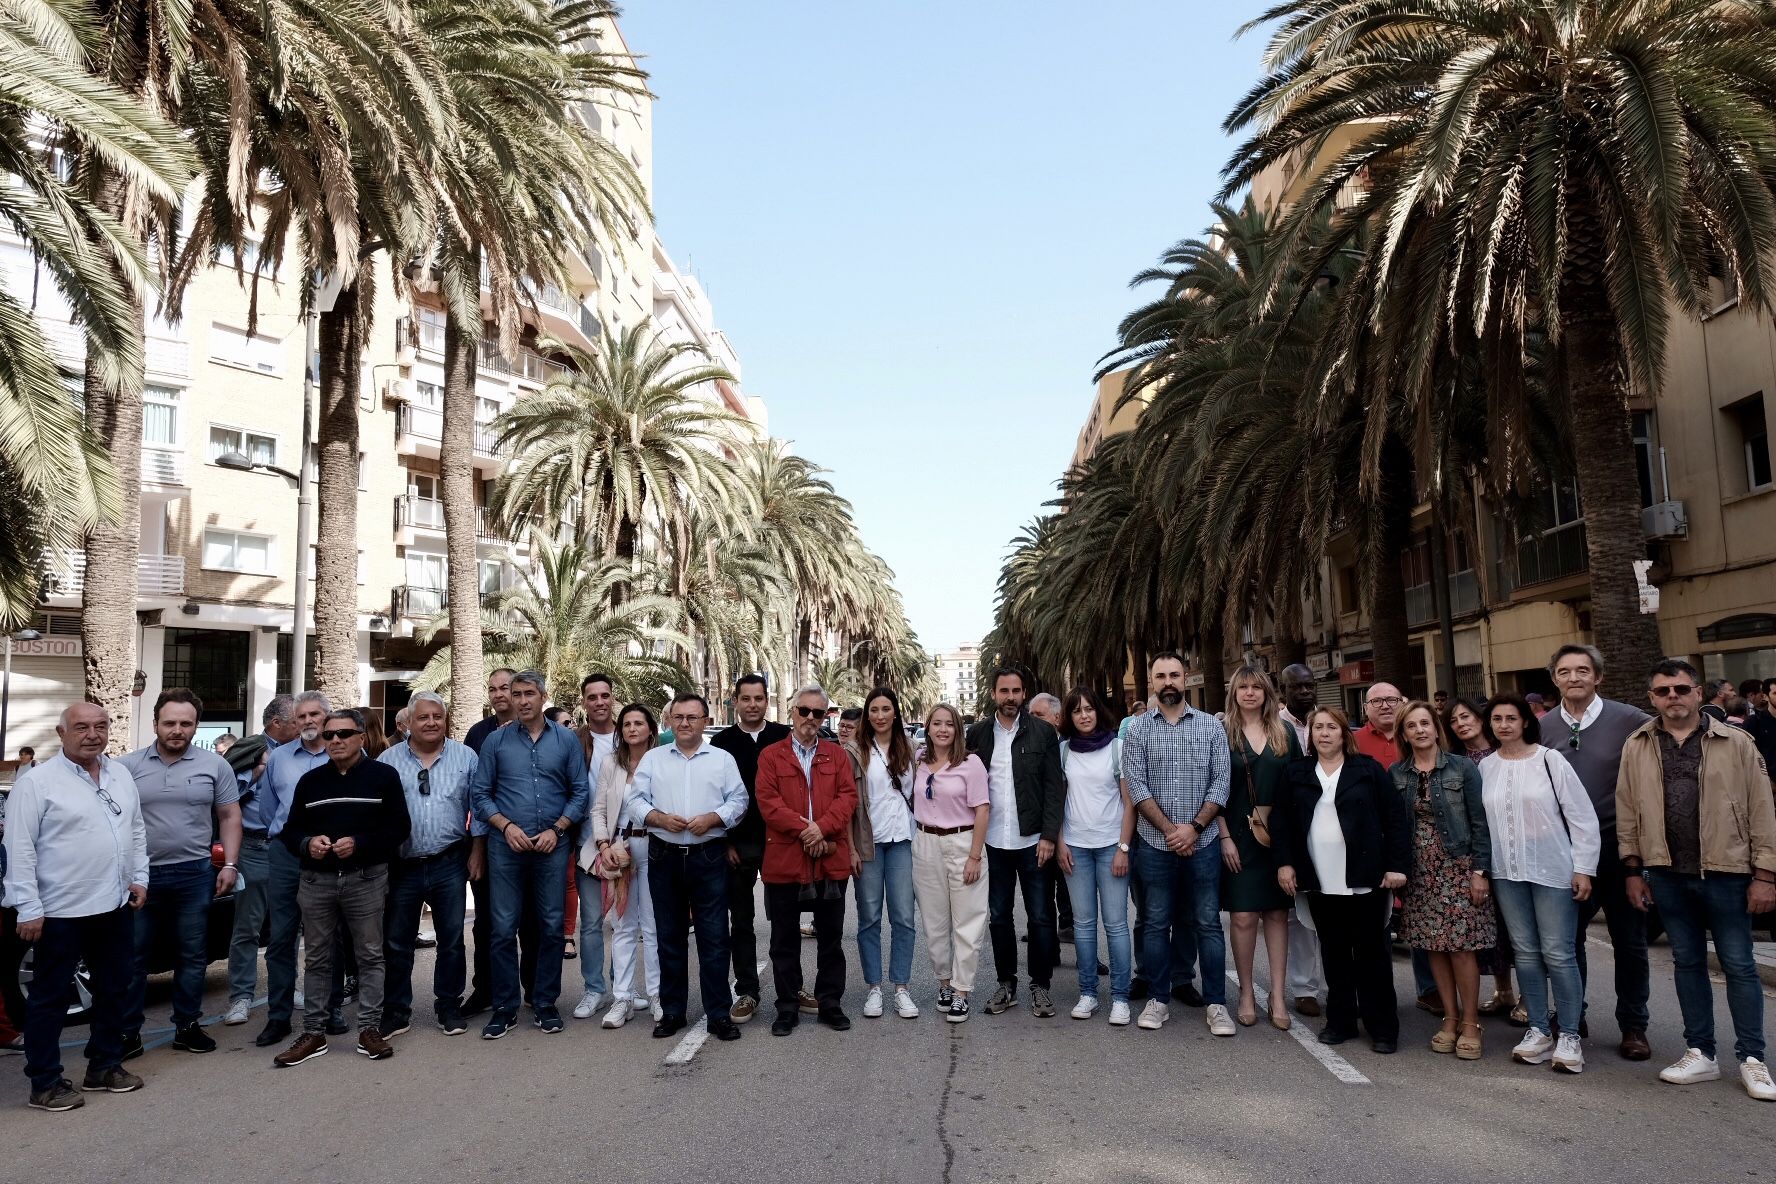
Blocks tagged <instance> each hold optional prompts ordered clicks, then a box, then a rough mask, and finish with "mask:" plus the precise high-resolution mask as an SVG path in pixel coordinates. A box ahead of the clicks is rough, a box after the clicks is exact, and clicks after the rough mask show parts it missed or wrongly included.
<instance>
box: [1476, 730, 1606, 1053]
mask: <svg viewBox="0 0 1776 1184" xmlns="http://www.w3.org/2000/svg"><path fill="white" fill-rule="evenodd" d="M1541 722H1542V721H1541V720H1540V719H1538V718H1537V717H1536V714H1535V710H1534V709H1533V708H1532V707H1530V705H1529V704H1528V702H1526V701H1525V700H1524V699H1522V698H1520V697H1519V696H1517V695H1498V696H1495V697H1494V698H1493V700H1492V702H1491V703H1489V704H1488V705H1487V708H1486V738H1487V739H1488V740H1489V741H1491V743H1492V745H1493V748H1494V749H1495V750H1496V751H1494V752H1493V754H1492V755H1491V756H1489V757H1487V758H1486V759H1485V760H1483V761H1481V762H1480V777H1481V781H1482V783H1483V793H1484V798H1485V802H1486V825H1487V829H1488V830H1489V831H1490V832H1491V834H1492V883H1493V891H1494V892H1496V893H1497V894H1498V898H1499V904H1500V906H1501V907H1503V909H1504V912H1505V921H1506V923H1507V927H1508V928H1509V930H1510V934H1511V948H1512V951H1513V952H1514V953H1515V954H1516V957H1517V985H1518V989H1519V990H1521V991H1522V992H1523V1005H1524V1008H1525V1009H1526V1011H1527V1012H1528V1014H1529V1028H1528V1029H1527V1030H1526V1031H1525V1032H1524V1034H1523V1039H1522V1040H1520V1041H1518V1042H1517V1047H1516V1048H1514V1049H1512V1050H1511V1059H1512V1060H1514V1061H1517V1062H1519V1063H1521V1064H1525V1065H1540V1064H1544V1063H1546V1062H1547V1061H1548V1060H1550V1059H1552V1060H1553V1062H1554V1068H1555V1069H1557V1070H1560V1071H1562V1072H1566V1073H1581V1072H1583V1071H1584V1068H1585V1053H1584V1046H1583V1043H1582V1040H1581V1038H1580V1036H1579V1021H1580V1018H1581V1017H1582V1015H1583V1012H1584V1004H1585V989H1584V986H1583V985H1582V983H1581V981H1580V979H1579V964H1578V956H1577V954H1576V952H1575V950H1574V945H1575V943H1576V938H1577V934H1578V904H1579V902H1582V901H1584V900H1585V899H1586V898H1587V897H1589V896H1590V895H1591V877H1592V876H1593V875H1594V874H1596V871H1597V858H1598V846H1599V843H1600V841H1601V839H1600V831H1599V828H1598V823H1597V811H1596V809H1595V808H1594V807H1593V806H1592V805H1591V796H1590V795H1589V794H1588V793H1586V792H1585V786H1584V783H1583V782H1581V781H1580V780H1579V778H1578V774H1576V773H1574V772H1573V770H1572V766H1571V765H1569V764H1567V763H1566V758H1564V757H1562V756H1561V755H1560V754H1559V753H1558V752H1555V751H1553V750H1552V749H1548V748H1544V747H1542V746H1541V744H1540V740H1541V736H1542V727H1541ZM1550 983H1552V985H1553V988H1554V1008H1553V1010H1552V1011H1550V1010H1549V1007H1548V986H1549V984H1550ZM1556 1019H1558V1021H1559V1031H1560V1036H1559V1040H1558V1042H1556V1039H1555V1037H1554V1034H1553V1033H1554V1028H1555V1020H1556Z"/></svg>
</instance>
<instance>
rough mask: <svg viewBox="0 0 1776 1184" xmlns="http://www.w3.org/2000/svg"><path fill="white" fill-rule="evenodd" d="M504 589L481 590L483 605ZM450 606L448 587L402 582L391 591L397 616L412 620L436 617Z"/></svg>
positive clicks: (392, 607)
mask: <svg viewBox="0 0 1776 1184" xmlns="http://www.w3.org/2000/svg"><path fill="white" fill-rule="evenodd" d="M501 591H504V589H487V588H483V589H482V590H481V597H480V599H481V607H482V608H486V607H487V602H488V601H490V600H492V599H493V598H494V596H496V595H498V594H499V592H501ZM449 607H450V591H449V589H446V588H422V587H419V586H417V585H414V584H402V585H401V586H400V587H398V588H395V589H394V590H393V591H391V592H390V593H389V608H390V609H391V610H392V611H393V613H394V615H395V616H396V617H397V618H404V619H407V620H411V621H423V620H425V619H426V618H428V617H435V616H437V615H438V614H439V613H441V612H443V611H444V610H445V609H447V608H449Z"/></svg>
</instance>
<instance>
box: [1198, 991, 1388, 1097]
mask: <svg viewBox="0 0 1776 1184" xmlns="http://www.w3.org/2000/svg"><path fill="white" fill-rule="evenodd" d="M1227 981H1228V982H1230V983H1232V984H1233V985H1234V987H1235V988H1236V989H1237V988H1238V987H1239V979H1238V978H1237V977H1236V976H1235V975H1234V973H1233V972H1232V971H1231V970H1230V971H1228V972H1227ZM1252 995H1253V996H1254V997H1255V998H1256V999H1257V1000H1258V1007H1259V1008H1260V1010H1263V1009H1266V1008H1268V1007H1269V1006H1270V992H1268V991H1266V990H1265V989H1264V988H1263V987H1261V986H1259V985H1258V984H1257V983H1253V984H1252ZM1289 1035H1291V1036H1293V1037H1295V1043H1297V1044H1299V1045H1300V1046H1301V1047H1302V1048H1304V1049H1306V1050H1307V1055H1308V1056H1310V1057H1312V1058H1313V1059H1314V1060H1316V1061H1318V1062H1319V1063H1320V1064H1321V1065H1324V1066H1325V1068H1326V1072H1328V1073H1330V1074H1332V1076H1334V1077H1336V1078H1337V1079H1338V1080H1340V1081H1342V1082H1344V1084H1346V1085H1374V1084H1375V1083H1374V1082H1373V1081H1370V1080H1369V1079H1368V1078H1367V1077H1365V1076H1363V1073H1362V1071H1361V1070H1359V1069H1358V1068H1357V1067H1356V1066H1355V1065H1353V1064H1351V1063H1350V1062H1349V1061H1347V1060H1345V1059H1344V1058H1343V1057H1341V1056H1339V1055H1338V1054H1337V1053H1335V1052H1333V1051H1332V1050H1331V1048H1329V1047H1328V1046H1326V1045H1324V1044H1321V1043H1320V1038H1319V1036H1318V1035H1317V1034H1316V1033H1314V1032H1312V1031H1310V1030H1309V1029H1308V1027H1307V1025H1306V1024H1303V1023H1300V1022H1299V1021H1297V1022H1295V1023H1292V1024H1290V1025H1289Z"/></svg>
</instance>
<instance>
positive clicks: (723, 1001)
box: [628, 692, 747, 1040]
mask: <svg viewBox="0 0 1776 1184" xmlns="http://www.w3.org/2000/svg"><path fill="white" fill-rule="evenodd" d="M666 722H667V723H669V724H671V725H672V734H673V737H674V739H673V742H672V744H671V746H669V747H666V748H656V749H654V750H653V751H652V752H649V753H648V754H647V755H646V756H644V757H642V758H641V763H640V764H638V765H637V766H636V767H635V778H634V780H632V781H631V782H630V783H629V797H628V809H629V817H631V818H640V819H642V821H643V825H645V826H646V827H647V828H648V836H649V842H648V891H649V893H650V894H651V895H652V897H653V902H654V925H655V927H656V930H657V934H658V937H659V942H660V1007H661V1011H662V1015H661V1017H660V1022H659V1023H658V1024H655V1025H654V1035H655V1036H656V1037H660V1038H662V1039H663V1038H665V1037H668V1036H671V1035H673V1034H674V1033H676V1032H677V1031H678V1030H679V1029H681V1028H683V1027H684V1026H685V1024H686V1023H687V1022H688V1019H687V1016H686V1014H685V1013H686V1011H687V1010H688V1008H689V999H690V935H689V933H688V932H687V928H688V924H689V918H690V916H691V914H693V913H695V915H696V923H697V970H698V976H699V981H700V984H701V986H702V992H703V1007H704V1010H705V1011H706V1012H707V1014H708V1020H709V1034H710V1035H711V1036H714V1037H715V1038H716V1039H717V1040H738V1039H739V1038H740V1029H739V1028H738V1027H736V1026H735V1024H734V1021H733V1018H732V1008H733V994H732V992H731V991H730V990H729V988H728V845H727V843H725V842H719V843H718V842H715V841H713V840H716V839H722V838H725V837H726V835H727V833H728V828H729V827H731V826H734V825H736V824H738V823H739V821H740V819H741V817H742V816H744V815H745V813H746V801H747V795H746V783H745V782H744V781H742V780H741V779H740V766H739V765H737V764H735V763H734V758H733V757H731V756H729V755H728V754H727V753H726V752H723V751H722V750H721V749H719V748H716V747H715V746H714V745H712V744H710V743H709V742H708V741H707V740H705V739H703V728H704V725H705V724H707V723H708V722H709V704H708V703H707V702H706V701H705V700H704V698H703V696H701V695H697V694H693V693H689V692H687V693H685V694H682V695H680V696H678V697H677V698H676V699H674V700H673V701H672V703H671V705H670V706H669V707H668V708H667V709H666Z"/></svg>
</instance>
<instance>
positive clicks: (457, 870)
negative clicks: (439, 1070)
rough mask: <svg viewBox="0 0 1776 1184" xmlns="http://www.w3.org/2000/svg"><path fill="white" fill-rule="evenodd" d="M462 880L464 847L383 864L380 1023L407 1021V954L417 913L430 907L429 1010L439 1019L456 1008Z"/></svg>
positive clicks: (463, 963) (461, 967) (464, 903)
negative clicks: (434, 941)
mask: <svg viewBox="0 0 1776 1184" xmlns="http://www.w3.org/2000/svg"><path fill="white" fill-rule="evenodd" d="M468 878H469V844H468V843H467V842H466V841H465V842H460V843H456V844H455V845H453V846H451V847H448V848H446V849H445V850H443V851H440V852H438V854H436V855H432V856H428V857H427V858H424V859H392V860H390V861H389V894H388V911H387V915H386V916H385V918H384V919H383V934H382V940H383V947H384V950H385V954H384V975H385V978H384V980H383V987H382V1014H383V1018H384V1019H385V1020H388V1021H391V1022H392V1021H394V1020H405V1019H411V1018H412V1016H413V950H414V947H415V944H416V943H417V942H418V941H419V913H420V910H421V909H422V908H423V907H425V906H426V905H431V906H432V926H433V928H434V929H435V930H436V932H437V934H438V959H437V962H436V963H434V964H433V966H432V1008H433V1010H434V1012H435V1013H436V1014H437V1015H439V1016H440V1017H442V1016H443V1014H444V1013H445V1012H446V1011H449V1010H454V1009H456V1008H457V1007H460V1006H461V1005H462V996H463V985H464V980H465V979H466V978H467V977H468V963H467V959H466V957H465V955H464V952H463V915H464V913H465V912H466V911H467V909H468ZM390 1026H392V1023H391V1025H390Z"/></svg>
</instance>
